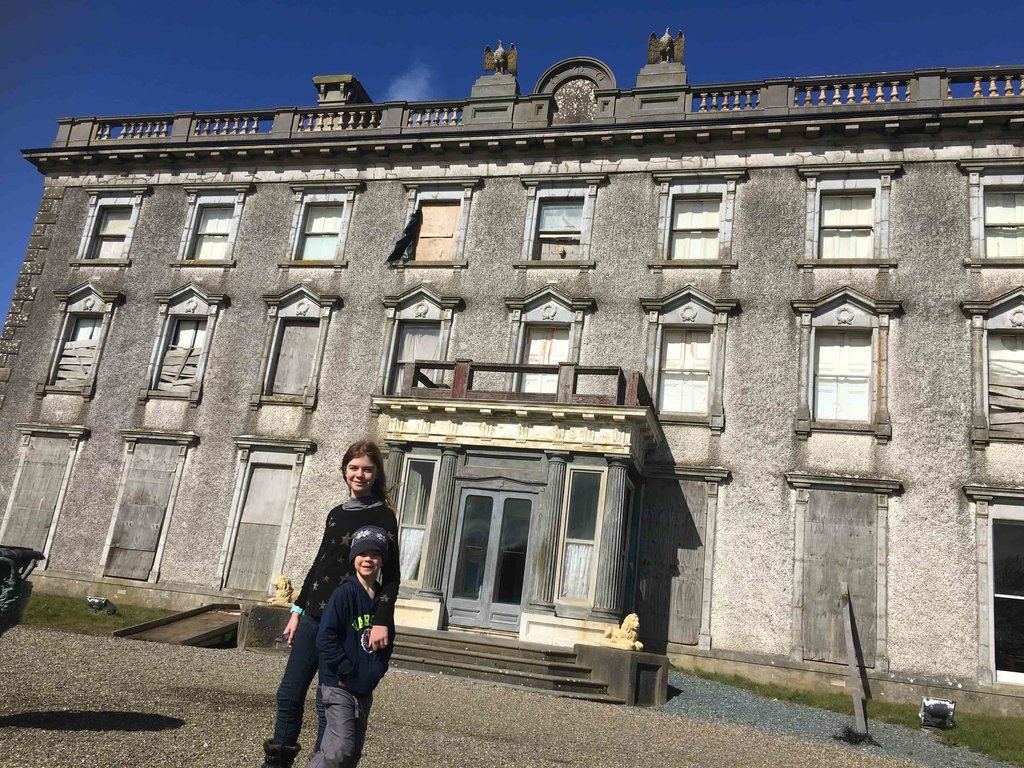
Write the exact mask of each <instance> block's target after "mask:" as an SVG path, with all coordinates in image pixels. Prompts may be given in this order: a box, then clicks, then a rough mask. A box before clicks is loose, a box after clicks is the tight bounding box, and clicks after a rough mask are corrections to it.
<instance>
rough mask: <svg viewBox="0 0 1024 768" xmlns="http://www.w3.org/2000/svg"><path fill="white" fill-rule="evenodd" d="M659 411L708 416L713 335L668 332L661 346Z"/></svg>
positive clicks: (705, 332) (704, 331) (700, 332)
mask: <svg viewBox="0 0 1024 768" xmlns="http://www.w3.org/2000/svg"><path fill="white" fill-rule="evenodd" d="M660 373H661V377H660V381H659V386H658V408H659V409H660V410H662V411H678V412H682V413H707V410H708V386H709V383H710V381H711V331H710V330H700V331H681V330H670V329H666V330H665V332H664V335H663V338H662V342H661V371H660Z"/></svg>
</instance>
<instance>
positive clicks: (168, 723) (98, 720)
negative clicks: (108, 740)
mask: <svg viewBox="0 0 1024 768" xmlns="http://www.w3.org/2000/svg"><path fill="white" fill-rule="evenodd" d="M184 724H185V721H184V720H180V719H179V718H177V717H167V716H166V715H157V714H155V713H151V712H104V711H100V712H87V711H83V710H77V709H72V710H68V711H66V712H21V713H20V714H17V715H2V716H0V728H35V729H38V730H42V731H169V730H171V729H173V728H181V726H183V725H184Z"/></svg>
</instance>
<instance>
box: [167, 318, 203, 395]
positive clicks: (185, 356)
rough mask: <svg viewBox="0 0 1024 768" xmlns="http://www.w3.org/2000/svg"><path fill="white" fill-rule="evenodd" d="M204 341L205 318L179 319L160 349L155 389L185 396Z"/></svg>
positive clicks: (189, 389) (193, 378)
mask: <svg viewBox="0 0 1024 768" xmlns="http://www.w3.org/2000/svg"><path fill="white" fill-rule="evenodd" d="M205 340H206V320H198V319H190V318H179V319H177V320H175V321H174V332H173V333H172V334H171V339H170V343H169V344H168V345H167V349H166V350H165V351H164V358H163V361H162V362H161V364H160V373H159V378H158V380H157V383H156V388H157V389H158V390H160V391H161V392H173V393H175V394H184V395H187V394H189V393H190V392H191V391H192V387H193V385H194V384H195V383H196V377H197V376H198V373H199V359H200V357H201V356H202V354H203V344H204V342H205Z"/></svg>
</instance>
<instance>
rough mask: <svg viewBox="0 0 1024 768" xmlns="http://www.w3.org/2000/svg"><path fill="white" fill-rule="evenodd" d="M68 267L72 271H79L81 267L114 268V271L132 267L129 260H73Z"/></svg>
mask: <svg viewBox="0 0 1024 768" xmlns="http://www.w3.org/2000/svg"><path fill="white" fill-rule="evenodd" d="M68 265H69V266H70V267H71V268H72V269H81V268H82V267H114V268H116V269H124V268H125V267H130V266H131V265H132V260H131V259H74V260H73V261H69V262H68Z"/></svg>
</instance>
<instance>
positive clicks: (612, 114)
mask: <svg viewBox="0 0 1024 768" xmlns="http://www.w3.org/2000/svg"><path fill="white" fill-rule="evenodd" d="M653 93H654V92H653V91H652V90H651V89H633V90H612V91H607V92H602V93H601V100H602V106H601V109H600V111H599V113H598V115H597V117H596V118H595V119H594V120H593V122H592V123H583V124H569V125H558V126H557V129H559V130H565V129H579V128H586V127H587V126H588V125H592V126H595V127H596V126H616V125H623V126H628V125H629V124H630V123H644V124H648V125H649V124H657V123H682V124H686V123H688V122H693V123H709V124H713V123H714V122H715V121H735V120H741V119H744V118H772V119H777V118H784V117H787V116H791V117H794V118H799V117H807V116H809V115H812V114H813V115H819V116H842V115H843V114H852V113H858V114H863V113H868V114H872V113H875V114H880V113H882V112H885V113H889V112H893V113H899V112H912V111H913V110H915V109H919V110H921V109H940V108H942V107H943V106H956V107H958V108H962V107H963V106H965V105H968V104H970V103H972V102H973V103H976V104H977V105H979V106H982V105H984V106H985V107H986V108H992V107H993V106H998V105H1005V106H1007V107H1011V106H1012V107H1014V108H1019V107H1021V106H1024V66H1020V67H1013V68H1007V67H990V68H987V69H977V68H974V69H932V70H914V71H909V72H889V73H874V74H861V75H835V76H828V77H807V78H783V79H774V80H763V81H752V82H746V83H723V84H713V85H681V86H671V87H664V88H660V89H656V94H657V98H652V94H653ZM673 94H674V97H673ZM545 100H548V101H552V100H553V96H552V95H551V94H529V95H525V96H510V97H508V98H507V99H505V100H504V102H502V103H503V104H504V106H503V107H502V106H500V105H498V102H499V101H502V100H501V99H497V100H496V99H495V98H494V97H488V98H486V99H472V98H470V99H462V100H455V101H451V100H448V101H432V102H415V103H409V102H381V103H376V104H373V103H360V104H330V105H327V104H325V105H321V106H314V107H286V108H281V109H275V110H241V111H231V112H218V113H177V114H170V115H132V116H126V117H107V118H99V117H79V118H66V119H62V120H59V121H58V131H57V137H56V140H55V141H54V143H53V147H68V148H84V147H97V148H113V147H115V146H126V145H132V146H137V145H138V146H145V145H157V146H159V145H161V144H166V145H172V144H173V145H181V144H197V145H198V144H203V143H213V142H217V143H225V142H253V141H260V140H276V141H290V140H296V141H301V140H304V139H306V140H308V139H313V138H317V139H324V138H336V139H342V140H344V139H346V138H347V137H352V138H353V139H356V138H360V137H365V136H371V135H372V136H380V137H382V138H388V137H404V136H417V137H422V136H423V135H425V134H438V135H439V136H444V135H445V134H456V135H457V134H459V133H460V132H471V131H474V130H477V131H488V132H493V131H494V130H502V131H509V130H511V131H516V130H531V131H535V130H538V129H550V128H551V126H552V115H553V114H554V113H555V110H553V109H550V108H548V109H539V108H538V107H537V104H538V103H539V102H543V101H545ZM606 100H607V101H606ZM506 102H507V103H506ZM552 103H553V102H552ZM666 104H667V105H669V106H666ZM477 105H479V107H480V108H479V109H475V108H474V107H475V106H477ZM496 105H497V106H496ZM648 105H650V106H648ZM496 114H498V115H502V117H501V118H500V121H499V122H495V120H496V118H495V117H494V115H496ZM538 115H542V117H540V118H538Z"/></svg>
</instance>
